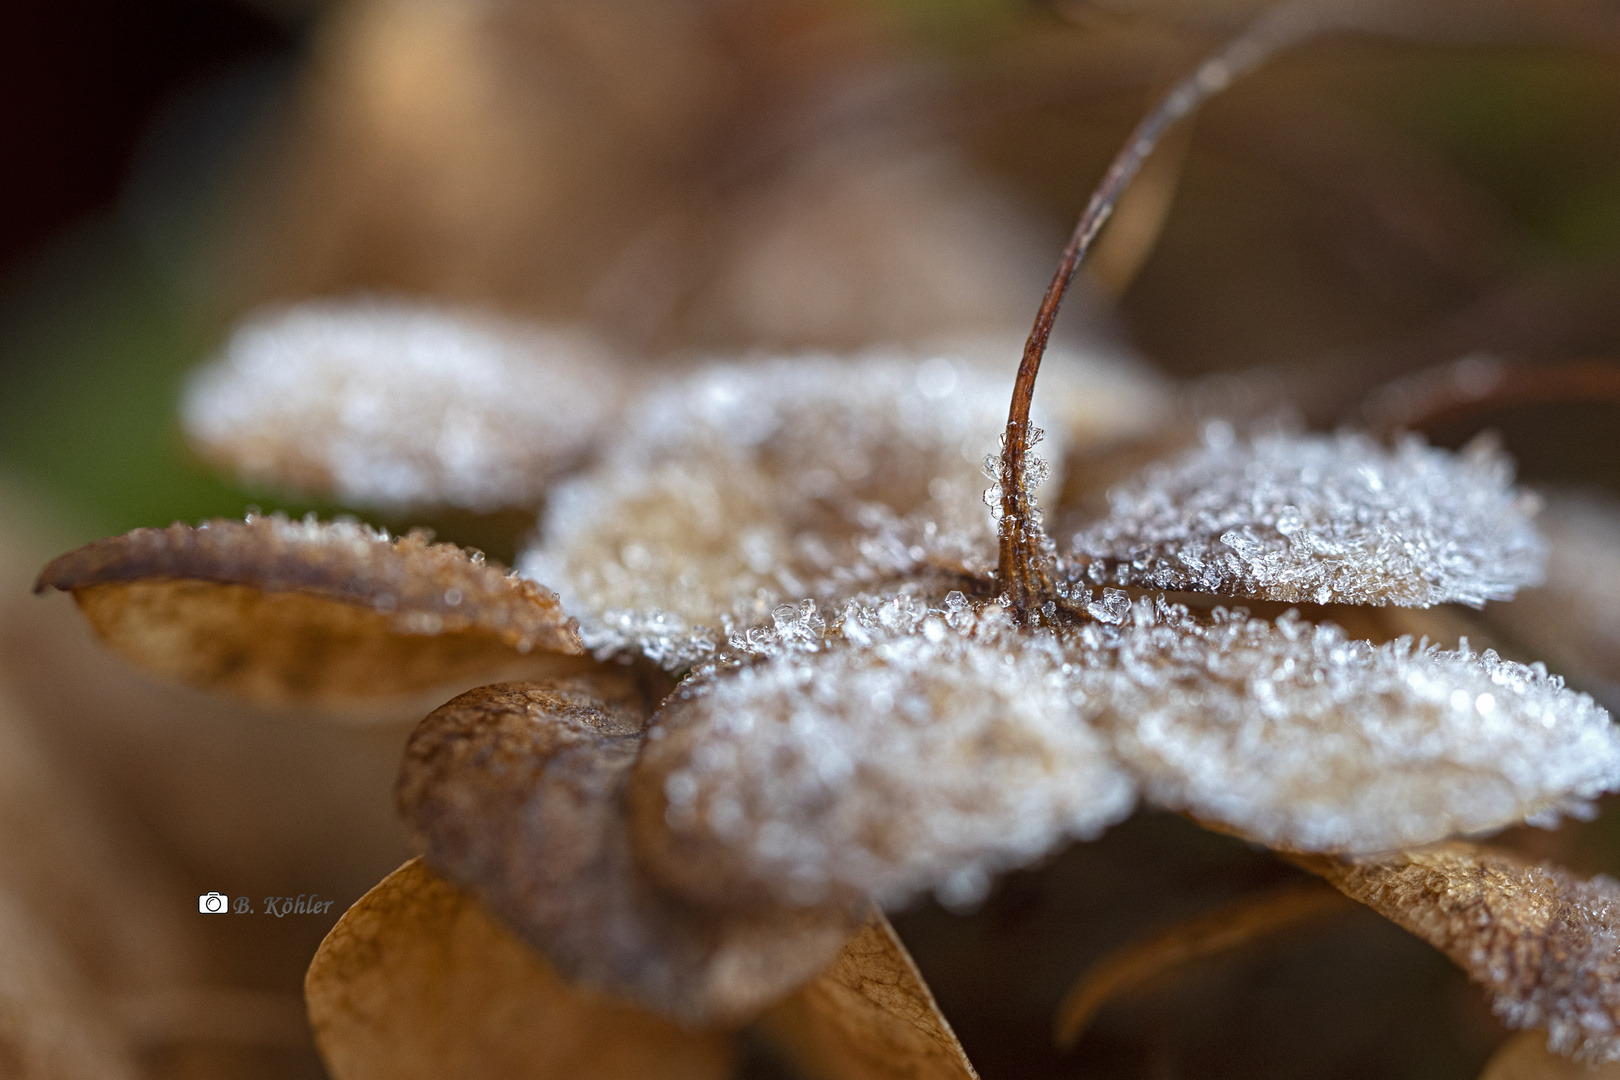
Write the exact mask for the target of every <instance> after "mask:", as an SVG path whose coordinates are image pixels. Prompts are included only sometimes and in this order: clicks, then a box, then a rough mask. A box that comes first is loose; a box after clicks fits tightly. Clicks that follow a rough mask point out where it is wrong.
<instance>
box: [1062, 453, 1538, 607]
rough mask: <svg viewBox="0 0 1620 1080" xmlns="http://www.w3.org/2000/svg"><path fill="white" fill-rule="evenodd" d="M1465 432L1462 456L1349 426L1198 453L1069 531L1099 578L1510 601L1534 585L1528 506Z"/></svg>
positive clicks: (1362, 597) (1275, 592) (1408, 600)
mask: <svg viewBox="0 0 1620 1080" xmlns="http://www.w3.org/2000/svg"><path fill="white" fill-rule="evenodd" d="M1512 479H1513V476H1512V466H1511V463H1510V462H1509V461H1508V460H1507V458H1505V457H1504V456H1503V455H1502V454H1500V453H1499V452H1497V451H1496V449H1495V448H1494V446H1492V445H1491V444H1489V443H1487V442H1484V441H1480V440H1476V441H1475V442H1474V443H1472V444H1470V446H1469V447H1467V448H1466V449H1464V450H1463V451H1462V452H1461V453H1460V454H1451V453H1448V452H1447V451H1444V450H1440V449H1435V448H1431V447H1428V446H1425V445H1424V444H1423V443H1422V442H1421V441H1419V440H1418V439H1416V438H1411V437H1409V438H1405V439H1403V440H1402V441H1401V442H1400V443H1399V444H1398V445H1397V446H1396V447H1395V448H1394V449H1393V450H1388V449H1385V448H1384V447H1382V446H1380V445H1379V444H1377V443H1376V442H1374V441H1373V440H1371V439H1369V438H1367V437H1365V436H1362V435H1355V434H1349V433H1341V434H1339V435H1337V436H1318V435H1281V434H1272V435H1261V436H1258V437H1256V438H1254V439H1252V440H1249V439H1240V438H1235V437H1234V436H1233V434H1232V432H1231V429H1230V428H1229V427H1227V426H1225V425H1223V424H1215V425H1211V426H1210V427H1209V428H1208V429H1207V431H1206V437H1205V440H1204V443H1203V445H1202V446H1200V447H1198V448H1197V449H1195V450H1192V451H1190V452H1188V453H1187V454H1185V455H1183V456H1182V457H1181V458H1180V459H1179V460H1177V461H1173V462H1170V463H1168V464H1161V465H1155V466H1153V467H1151V468H1149V469H1148V470H1147V471H1146V472H1145V473H1144V474H1143V475H1142V476H1141V477H1140V478H1139V479H1138V480H1137V481H1136V482H1134V483H1132V484H1129V485H1125V486H1122V487H1120V488H1118V489H1116V490H1114V491H1111V492H1110V493H1109V497H1108V498H1109V505H1110V512H1109V514H1108V516H1107V517H1106V518H1104V519H1103V520H1102V521H1099V522H1097V523H1096V524H1094V525H1092V526H1090V527H1089V528H1087V529H1085V530H1084V531H1082V532H1081V533H1079V534H1078V535H1077V536H1075V537H1074V540H1073V544H1072V548H1071V553H1072V556H1073V557H1074V559H1075V561H1076V562H1077V563H1079V564H1081V565H1085V564H1088V563H1089V565H1086V566H1085V570H1084V573H1086V574H1087V575H1088V576H1089V577H1090V579H1091V580H1092V581H1093V582H1095V583H1103V582H1108V583H1110V584H1120V585H1137V586H1146V587H1150V588H1161V589H1178V590H1188V591H1196V592H1212V593H1218V594H1221V595H1225V596H1248V597H1254V598H1257V599H1267V600H1282V601H1286V602H1290V603H1297V602H1311V603H1319V604H1325V603H1349V604H1398V605H1402V606H1408V607H1427V606H1429V605H1431V604H1441V603H1450V602H1460V603H1466V604H1472V605H1474V606H1476V607H1477V606H1479V605H1481V604H1483V603H1484V602H1485V601H1487V600H1506V599H1509V598H1511V597H1512V596H1513V593H1514V590H1516V589H1517V588H1519V587H1520V586H1524V585H1530V584H1534V583H1535V582H1536V581H1537V580H1539V578H1540V574H1541V560H1542V555H1543V550H1542V545H1541V542H1540V540H1539V539H1538V538H1537V536H1536V533H1535V530H1534V528H1533V526H1532V525H1531V522H1530V517H1531V515H1532V514H1533V513H1534V512H1535V502H1534V500H1533V499H1532V498H1531V497H1529V496H1526V495H1524V494H1521V493H1518V492H1516V491H1515V490H1514V489H1513V487H1512Z"/></svg>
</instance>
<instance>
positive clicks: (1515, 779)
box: [1082, 600, 1620, 853]
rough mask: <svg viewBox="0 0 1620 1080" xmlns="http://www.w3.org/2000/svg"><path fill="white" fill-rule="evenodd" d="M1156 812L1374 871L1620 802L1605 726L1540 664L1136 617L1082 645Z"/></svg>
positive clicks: (1219, 614) (1270, 627)
mask: <svg viewBox="0 0 1620 1080" xmlns="http://www.w3.org/2000/svg"><path fill="white" fill-rule="evenodd" d="M1082 636H1083V637H1088V638H1091V639H1092V642H1093V647H1092V648H1088V649H1086V650H1085V651H1084V654H1083V655H1084V656H1086V657H1087V658H1089V661H1090V663H1091V664H1092V665H1094V671H1095V673H1094V674H1092V675H1091V676H1089V677H1088V678H1087V679H1086V680H1085V681H1086V682H1087V684H1088V685H1090V686H1092V687H1093V688H1095V689H1094V693H1097V694H1098V695H1099V696H1101V695H1106V696H1107V700H1108V708H1107V710H1106V713H1105V715H1106V717H1107V718H1108V723H1109V725H1110V727H1111V730H1112V732H1113V735H1114V745H1115V747H1116V749H1117V751H1118V753H1119V755H1120V757H1121V759H1122V760H1123V761H1124V762H1126V763H1127V765H1128V766H1129V767H1130V769H1131V771H1132V773H1133V774H1134V775H1135V776H1136V777H1137V779H1138V781H1139V782H1140V783H1141V785H1142V788H1143V791H1144V794H1145V795H1146V796H1147V797H1148V798H1150V799H1151V800H1152V801H1153V802H1155V803H1157V804H1159V805H1161V806H1166V807H1170V808H1172V809H1177V810H1185V811H1188V812H1190V813H1192V814H1193V815H1194V816H1195V817H1198V818H1202V819H1205V820H1208V821H1214V822H1219V823H1221V824H1223V825H1226V826H1228V827H1230V828H1234V829H1237V830H1239V831H1240V832H1241V833H1242V834H1243V835H1245V836H1250V837H1253V838H1255V839H1258V840H1261V841H1263V842H1265V843H1266V844H1269V845H1271V846H1272V847H1278V848H1284V849H1295V850H1305V851H1346V852H1353V853H1367V852H1377V851H1387V850H1393V849H1396V848H1400V847H1405V846H1408V845H1411V844H1422V843H1428V842H1431V841H1434V840H1437V839H1440V838H1442V837H1445V836H1449V835H1453V834H1457V833H1471V832H1478V831H1480V830H1482V829H1487V828H1495V827H1499V826H1502V825H1507V824H1510V823H1512V822H1514V821H1517V820H1520V819H1522V818H1525V817H1527V816H1533V815H1542V816H1543V817H1546V816H1551V815H1555V814H1556V812H1557V811H1558V810H1560V809H1563V810H1569V811H1575V812H1580V811H1582V810H1583V809H1584V803H1585V801H1586V800H1589V799H1592V798H1594V797H1596V796H1597V795H1598V794H1600V793H1602V792H1604V791H1608V790H1611V789H1613V788H1614V787H1615V786H1616V785H1617V784H1620V738H1617V737H1616V733H1615V730H1614V726H1613V725H1612V724H1611V723H1610V722H1609V716H1608V713H1607V712H1605V711H1604V710H1603V709H1602V708H1600V707H1599V706H1598V705H1596V704H1595V703H1594V702H1593V701H1592V699H1591V698H1590V697H1588V696H1587V695H1585V694H1579V693H1575V692H1573V691H1571V690H1569V689H1567V688H1566V687H1565V686H1564V683H1563V680H1562V679H1560V678H1558V677H1556V676H1552V675H1549V674H1548V673H1547V670H1546V668H1545V667H1543V666H1542V665H1540V664H1534V665H1530V666H1528V667H1527V666H1525V665H1522V664H1516V663H1512V662H1509V661H1505V660H1502V659H1500V658H1499V657H1498V656H1497V655H1496V654H1495V653H1493V652H1491V651H1489V650H1487V651H1486V652H1485V653H1483V654H1476V653H1473V652H1470V651H1468V649H1467V646H1466V642H1465V643H1464V644H1463V647H1462V648H1461V649H1459V650H1440V649H1436V648H1433V647H1426V646H1424V645H1420V644H1416V643H1414V642H1412V641H1411V639H1409V638H1399V639H1397V640H1395V641H1391V642H1388V643H1386V644H1384V645H1380V646H1376V647H1375V646H1373V645H1371V644H1369V643H1367V642H1365V641H1357V640H1351V639H1348V638H1347V637H1346V635H1345V633H1344V631H1343V630H1341V629H1340V628H1339V627H1337V626H1335V625H1333V624H1332V623H1322V624H1318V625H1314V626H1313V625H1311V624H1310V623H1307V622H1305V621H1303V620H1301V619H1300V618H1298V617H1297V616H1295V615H1293V614H1291V613H1288V614H1284V615H1283V616H1282V617H1280V618H1278V619H1277V620H1276V621H1275V622H1271V621H1266V620H1262V619H1249V618H1246V617H1244V616H1243V615H1242V614H1241V613H1232V612H1226V611H1222V610H1221V609H1216V611H1215V613H1214V616H1213V618H1212V619H1209V620H1203V619H1198V618H1195V617H1194V616H1193V615H1192V614H1191V613H1189V612H1188V611H1187V610H1186V609H1185V608H1182V607H1180V606H1178V605H1173V604H1167V603H1165V602H1163V601H1162V600H1161V601H1149V600H1142V601H1138V602H1137V603H1136V604H1135V605H1134V606H1133V608H1132V611H1131V614H1130V616H1129V617H1128V618H1126V619H1124V620H1122V621H1121V624H1120V625H1118V626H1117V627H1093V628H1087V629H1086V630H1084V631H1082Z"/></svg>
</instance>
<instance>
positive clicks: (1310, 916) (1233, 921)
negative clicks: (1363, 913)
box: [1054, 884, 1349, 1050]
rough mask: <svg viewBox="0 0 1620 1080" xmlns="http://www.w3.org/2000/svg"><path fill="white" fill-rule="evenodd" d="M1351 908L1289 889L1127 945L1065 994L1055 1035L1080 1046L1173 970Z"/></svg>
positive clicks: (1336, 898)
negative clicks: (1098, 1022) (1118, 1005)
mask: <svg viewBox="0 0 1620 1080" xmlns="http://www.w3.org/2000/svg"><path fill="white" fill-rule="evenodd" d="M1347 906H1349V904H1348V902H1347V901H1346V900H1345V899H1344V897H1343V896H1341V895H1339V894H1338V893H1336V892H1334V891H1333V890H1331V889H1327V888H1324V887H1323V886H1322V885H1320V884H1318V885H1314V886H1309V885H1307V886H1299V885H1289V886H1285V887H1283V888H1280V889H1276V890H1273V891H1271V892H1266V893H1261V894H1258V895H1255V896H1246V897H1243V898H1242V899H1240V900H1236V901H1234V902H1232V903H1231V904H1227V905H1225V906H1223V907H1220V908H1217V909H1215V910H1214V911H1208V912H1205V913H1203V914H1202V915H1199V916H1197V917H1195V918H1192V919H1188V920H1186V921H1185V922H1181V923H1178V924H1176V925H1175V926H1171V927H1169V928H1167V929H1165V930H1161V931H1159V932H1158V933H1155V934H1153V935H1152V936H1150V937H1147V938H1143V939H1142V940H1140V941H1135V942H1131V943H1130V944H1127V945H1124V946H1122V947H1121V948H1119V949H1116V950H1114V951H1113V952H1111V953H1109V954H1108V955H1107V956H1104V957H1103V958H1102V959H1101V960H1098V961H1097V962H1096V963H1095V964H1093V965H1092V966H1091V968H1090V969H1089V970H1088V971H1086V973H1085V974H1084V975H1082V976H1081V977H1080V980H1079V981H1078V982H1076V983H1075V985H1074V986H1073V987H1072V988H1071V989H1070V990H1069V992H1068V993H1067V994H1066V995H1064V998H1063V1002H1062V1004H1060V1005H1059V1006H1058V1012H1057V1021H1056V1024H1055V1031H1054V1037H1055V1040H1056V1042H1057V1045H1058V1046H1059V1047H1060V1048H1062V1049H1064V1050H1067V1049H1069V1048H1070V1047H1072V1046H1074V1044H1075V1043H1077V1042H1078V1041H1079V1040H1080V1036H1081V1035H1082V1034H1084V1033H1085V1030H1086V1028H1087V1027H1089V1026H1090V1025H1091V1021H1092V1019H1093V1018H1095V1017H1096V1015H1097V1013H1098V1012H1099V1011H1101V1009H1102V1007H1103V1006H1104V1005H1106V1004H1107V1003H1108V1002H1109V1001H1110V1000H1112V999H1114V998H1117V997H1121V996H1124V995H1127V994H1130V993H1132V992H1133V991H1135V990H1138V989H1141V988H1142V987H1144V986H1146V985H1148V984H1149V983H1151V982H1153V981H1154V980H1155V979H1157V978H1158V977H1159V976H1161V975H1164V974H1165V973H1167V972H1169V971H1173V970H1175V969H1176V968H1178V967H1181V966H1182V965H1184V964H1189V963H1192V962H1194V961H1196V960H1200V959H1202V958H1204V957H1206V956H1213V955H1216V954H1219V953H1223V952H1228V951H1230V950H1232V949H1239V948H1242V947H1243V946H1245V945H1248V944H1250V943H1251V942H1254V941H1256V940H1257V939H1261V938H1264V937H1267V936H1270V935H1272V934H1276V933H1279V932H1281V931H1283V930H1287V929H1289V928H1291V927H1294V926H1298V925H1299V924H1300V923H1304V922H1310V921H1312V920H1314V919H1318V918H1325V917H1328V916H1331V915H1333V914H1335V913H1336V912H1338V911H1341V910H1343V909H1344V908H1345V907H1347Z"/></svg>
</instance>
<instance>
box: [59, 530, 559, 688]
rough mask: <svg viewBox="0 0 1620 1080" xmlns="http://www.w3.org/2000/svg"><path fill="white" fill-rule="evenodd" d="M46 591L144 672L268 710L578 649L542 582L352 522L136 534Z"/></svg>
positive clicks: (86, 558) (101, 545)
mask: <svg viewBox="0 0 1620 1080" xmlns="http://www.w3.org/2000/svg"><path fill="white" fill-rule="evenodd" d="M50 587H54V588H57V589H61V590H64V591H71V592H72V593H73V596H74V599H75V600H76V601H77V602H78V604H79V606H80V608H81V609H82V610H83V612H84V614H85V616H86V618H87V619H88V620H89V621H90V624H91V625H92V627H94V629H95V631H96V633H97V634H98V635H99V636H100V637H101V638H102V639H103V640H105V641H106V642H107V643H108V644H109V645H110V646H112V648H113V649H114V650H115V651H116V652H118V653H119V654H120V655H122V656H123V657H125V658H126V659H128V660H130V661H131V662H133V663H135V664H137V665H138V666H140V667H142V668H144V669H146V670H149V671H153V672H155V673H157V674H160V675H164V676H167V677H170V678H174V679H178V680H180V681H183V682H186V683H189V684H191V685H194V686H200V687H204V688H207V689H215V690H223V691H227V692H231V693H235V694H238V695H241V696H245V697H249V698H253V699H258V700H267V701H315V702H331V701H341V700H344V699H354V698H361V697H368V696H373V695H383V694H397V693H404V692H408V691H412V690H420V689H424V688H427V687H431V686H437V685H440V684H443V683H446V682H451V681H454V680H457V679H461V678H466V677H468V676H470V675H478V674H486V673H487V674H488V675H491V676H494V675H498V674H500V673H502V672H503V671H510V670H511V668H512V667H513V665H514V664H518V663H532V661H526V660H525V657H528V656H530V655H531V654H535V653H561V654H577V653H579V652H580V651H581V646H580V644H579V641H578V637H577V634H576V633H575V631H574V628H573V625H572V623H571V622H570V620H569V619H568V618H567V617H566V616H565V615H564V614H563V612H562V609H561V607H560V606H559V605H558V603H557V601H556V598H555V597H553V596H551V595H550V594H548V593H546V592H544V591H542V590H541V589H539V588H537V587H536V586H535V585H534V584H533V583H531V582H528V581H524V580H521V579H519V578H516V577H512V576H509V575H508V574H506V573H505V572H504V571H502V570H501V569H499V568H497V567H494V566H491V565H488V564H486V563H484V562H483V560H482V558H481V557H480V556H477V555H470V554H469V553H467V552H466V551H464V550H462V549H461V548H458V547H456V546H454V545H450V544H431V543H429V542H428V541H427V540H426V539H425V538H424V537H422V536H419V535H415V534H413V535H410V536H405V537H401V538H398V539H389V538H387V537H386V536H385V535H383V534H381V533H377V532H373V531H372V530H370V529H367V528H365V527H364V526H360V525H355V524H353V523H349V522H334V523H325V524H322V523H316V522H312V521H305V522H291V521H288V520H286V519H285V518H281V517H249V518H248V519H247V520H246V521H212V522H208V523H207V524H205V525H202V526H199V527H196V528H192V527H190V526H186V525H178V524H177V525H173V526H170V527H169V528H167V529H137V530H135V531H134V532H131V533H128V534H126V535H124V536H116V537H110V538H108V539H105V540H98V541H96V542H95V543H92V544H88V545H86V546H85V547H82V548H79V549H78V550H76V551H71V552H69V553H67V554H66V555H63V556H60V557H59V558H57V559H55V560H53V561H52V562H51V563H50V564H49V565H48V566H46V567H45V569H44V571H42V572H41V574H40V577H39V581H38V583H37V585H36V586H35V588H36V591H42V590H44V589H46V588H50Z"/></svg>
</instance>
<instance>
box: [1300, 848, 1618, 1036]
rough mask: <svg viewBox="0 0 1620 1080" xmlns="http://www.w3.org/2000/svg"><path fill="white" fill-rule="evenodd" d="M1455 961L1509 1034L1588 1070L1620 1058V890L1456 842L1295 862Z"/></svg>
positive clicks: (1608, 880) (1608, 883) (1605, 881)
mask: <svg viewBox="0 0 1620 1080" xmlns="http://www.w3.org/2000/svg"><path fill="white" fill-rule="evenodd" d="M1295 861H1296V862H1298V863H1299V865H1301V866H1303V867H1304V868H1306V869H1307V870H1310V871H1312V872H1313V873H1316V874H1320V875H1321V876H1322V877H1324V878H1326V879H1327V880H1328V881H1329V882H1331V883H1332V884H1333V885H1334V886H1335V887H1337V888H1338V889H1339V890H1340V891H1342V892H1343V893H1344V894H1345V895H1346V896H1349V897H1350V898H1352V899H1354V900H1359V901H1361V902H1362V903H1364V904H1366V905H1367V906H1368V907H1370V908H1372V909H1373V910H1374V911H1376V912H1378V913H1379V914H1380V915H1383V916H1384V917H1385V918H1388V919H1390V920H1391V921H1392V922H1394V923H1395V924H1396V925H1398V926H1400V927H1402V928H1404V929H1406V930H1409V931H1411V932H1412V933H1414V934H1416V935H1417V936H1418V937H1420V938H1422V939H1423V940H1424V941H1427V942H1428V943H1429V944H1431V945H1433V946H1434V947H1435V948H1437V949H1439V950H1440V951H1441V952H1443V953H1445V954H1446V955H1447V956H1449V957H1450V958H1451V959H1452V961H1453V962H1454V963H1456V964H1457V966H1459V967H1461V968H1462V969H1463V970H1464V971H1465V972H1467V973H1468V975H1469V976H1470V977H1471V978H1473V979H1474V980H1475V981H1476V982H1479V983H1482V984H1483V985H1484V986H1485V987H1486V988H1487V989H1488V990H1489V991H1490V994H1491V999H1492V1008H1493V1009H1494V1010H1495V1012H1496V1015H1497V1016H1498V1017H1500V1018H1501V1020H1502V1021H1503V1023H1505V1024H1507V1026H1509V1027H1512V1028H1530V1027H1544V1028H1546V1029H1547V1031H1548V1039H1547V1042H1548V1046H1549V1047H1551V1048H1552V1049H1553V1050H1555V1051H1557V1052H1558V1053H1561V1054H1565V1055H1568V1056H1571V1057H1574V1058H1576V1059H1577V1060H1584V1061H1604V1060H1613V1059H1616V1058H1620V1039H1617V1038H1616V1030H1617V1029H1620V954H1617V953H1616V951H1615V941H1616V939H1617V937H1620V884H1617V883H1616V882H1615V881H1614V880H1613V879H1611V878H1607V877H1601V876H1600V877H1596V878H1593V879H1591V880H1590V881H1585V880H1582V879H1580V878H1577V877H1575V876H1574V875H1572V874H1569V873H1567V872H1565V871H1563V870H1558V869H1554V868H1550V867H1543V866H1536V865H1533V864H1529V863H1526V862H1523V861H1521V860H1520V859H1518V858H1516V857H1515V856H1513V855H1510V854H1508V853H1507V852H1504V851H1499V850H1494V849H1491V848H1485V847H1479V846H1477V845H1473V844H1464V843H1452V844H1442V845H1437V846H1435V847H1431V848H1421V849H1417V850H1413V851H1408V852H1404V853H1401V854H1399V855H1392V856H1389V857H1387V858H1384V859H1379V860H1369V861H1365V862H1344V861H1340V860H1336V859H1331V858H1326V857H1320V856H1302V857H1298V858H1296V860H1295Z"/></svg>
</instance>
